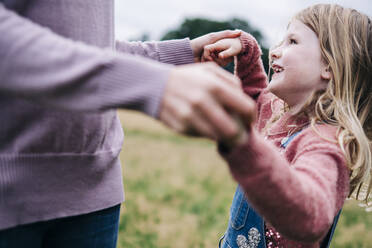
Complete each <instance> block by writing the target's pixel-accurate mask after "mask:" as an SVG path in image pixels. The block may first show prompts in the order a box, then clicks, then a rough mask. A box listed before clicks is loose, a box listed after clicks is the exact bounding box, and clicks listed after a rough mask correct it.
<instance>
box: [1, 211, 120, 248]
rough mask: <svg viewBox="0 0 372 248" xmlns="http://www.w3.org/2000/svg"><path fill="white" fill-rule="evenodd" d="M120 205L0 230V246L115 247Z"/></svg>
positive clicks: (37, 247) (50, 247) (13, 247)
mask: <svg viewBox="0 0 372 248" xmlns="http://www.w3.org/2000/svg"><path fill="white" fill-rule="evenodd" d="M119 215H120V205H117V206H114V207H111V208H107V209H104V210H101V211H97V212H93V213H89V214H84V215H78V216H73V217H66V218H61V219H55V220H51V221H45V222H38V223H34V224H29V225H23V226H18V227H15V228H11V229H6V230H3V231H0V248H21V247H27V248H67V247H68V248H115V247H116V241H117V235H118V228H119Z"/></svg>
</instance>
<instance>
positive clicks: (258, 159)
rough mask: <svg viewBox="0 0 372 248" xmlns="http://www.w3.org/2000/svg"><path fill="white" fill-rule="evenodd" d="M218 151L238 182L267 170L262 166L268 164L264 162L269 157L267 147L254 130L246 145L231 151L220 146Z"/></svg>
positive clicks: (250, 133)
mask: <svg viewBox="0 0 372 248" xmlns="http://www.w3.org/2000/svg"><path fill="white" fill-rule="evenodd" d="M218 151H219V153H220V155H221V156H222V157H223V158H224V159H225V160H226V162H227V163H228V165H229V167H230V170H231V173H232V174H233V176H234V177H235V179H236V180H237V181H238V182H240V179H247V178H246V177H247V176H249V175H257V174H260V173H265V169H264V168H262V166H260V165H265V164H267V163H265V162H264V161H262V160H265V158H267V157H268V156H267V155H265V154H266V153H267V146H266V144H265V141H264V140H263V138H262V137H261V135H260V134H259V133H258V132H257V131H256V130H254V129H252V131H251V132H249V134H248V138H247V141H246V142H245V143H244V144H242V145H239V146H236V147H234V148H232V149H230V150H229V149H226V147H224V146H223V145H222V144H219V145H218ZM269 164H270V163H269Z"/></svg>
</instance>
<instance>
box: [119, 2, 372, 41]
mask: <svg viewBox="0 0 372 248" xmlns="http://www.w3.org/2000/svg"><path fill="white" fill-rule="evenodd" d="M115 3H116V8H115V30H116V35H117V38H118V39H126V40H128V39H137V38H139V37H141V36H142V34H144V33H147V34H149V35H150V39H151V40H159V39H160V38H161V37H162V36H163V35H164V34H165V33H166V32H167V31H169V30H170V29H174V28H177V27H178V26H179V25H180V24H181V23H182V22H183V20H184V19H185V18H186V17H206V18H210V19H214V20H219V21H224V20H227V19H229V18H231V17H238V18H241V19H244V20H247V21H248V22H249V23H250V24H251V25H252V26H253V27H255V28H257V29H259V30H260V31H261V32H262V33H263V35H264V37H265V38H266V45H267V46H271V45H273V44H275V43H276V42H277V41H279V40H280V39H281V38H282V36H283V33H284V31H285V28H286V25H287V24H288V21H289V20H290V18H291V17H292V16H293V15H294V14H295V13H297V12H298V11H299V10H301V9H303V8H305V7H308V6H309V5H312V4H315V3H338V4H341V5H343V6H346V7H352V8H355V9H357V10H359V11H362V12H363V13H365V14H367V15H369V16H370V17H371V16H372V3H371V1H370V0H339V1H330V0H328V1H327V0H323V1H316V0H306V1H300V0H261V1H259V0H258V1H257V0H256V1H249V0H156V1H155V0H136V1H126V0H115Z"/></svg>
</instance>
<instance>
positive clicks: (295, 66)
mask: <svg viewBox="0 0 372 248" xmlns="http://www.w3.org/2000/svg"><path fill="white" fill-rule="evenodd" d="M270 56H271V60H272V69H273V72H274V74H273V75H272V78H271V81H270V84H269V86H268V90H269V91H270V92H272V93H273V94H275V95H276V96H277V97H279V98H281V99H282V100H284V101H285V102H286V103H287V104H288V105H289V106H290V107H291V109H298V108H301V106H302V105H303V104H304V103H305V102H306V100H307V98H308V97H309V96H310V95H311V94H312V92H314V91H318V90H321V89H325V88H326V87H327V83H328V81H329V79H330V76H331V74H330V73H329V71H328V66H327V65H326V64H325V62H324V61H323V59H322V55H321V50H320V45H319V40H318V37H317V36H316V34H315V33H314V32H313V31H312V30H311V29H310V28H309V27H308V26H306V25H305V24H303V23H302V22H300V21H298V20H294V21H292V22H291V23H290V25H289V27H288V29H287V32H286V35H285V37H284V40H283V41H282V42H281V43H280V45H279V46H277V47H276V48H274V49H273V50H272V51H271V53H270Z"/></svg>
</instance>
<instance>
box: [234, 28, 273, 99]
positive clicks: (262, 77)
mask: <svg viewBox="0 0 372 248" xmlns="http://www.w3.org/2000/svg"><path fill="white" fill-rule="evenodd" d="M240 41H241V44H242V52H241V53H240V54H239V55H238V56H237V60H236V62H237V63H236V64H235V74H236V75H237V76H238V77H239V78H240V79H241V81H242V87H243V90H244V92H245V93H246V94H248V95H249V96H251V97H252V98H253V99H257V98H258V96H259V95H260V93H261V92H262V90H263V89H265V88H266V86H267V76H266V73H265V69H264V67H263V63H262V59H261V54H262V52H261V49H260V47H259V45H258V43H257V41H256V39H255V38H254V37H253V36H252V35H250V34H248V33H242V35H241V36H240Z"/></svg>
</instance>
